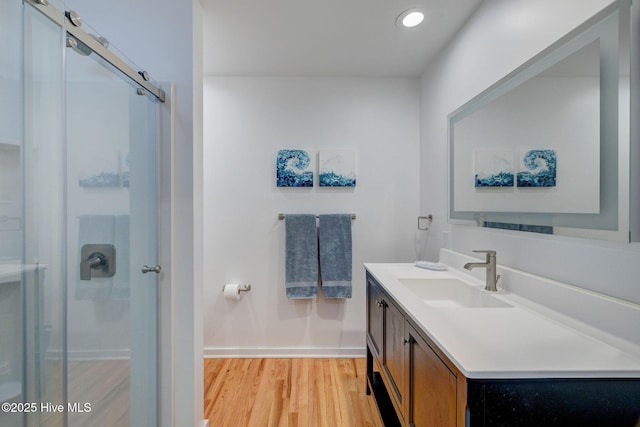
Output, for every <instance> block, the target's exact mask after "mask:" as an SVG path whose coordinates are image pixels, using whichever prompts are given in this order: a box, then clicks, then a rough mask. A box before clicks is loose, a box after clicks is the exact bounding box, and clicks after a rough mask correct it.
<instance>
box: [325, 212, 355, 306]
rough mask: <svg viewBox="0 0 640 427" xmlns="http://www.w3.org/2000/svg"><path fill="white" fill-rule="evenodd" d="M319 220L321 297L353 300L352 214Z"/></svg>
mask: <svg viewBox="0 0 640 427" xmlns="http://www.w3.org/2000/svg"><path fill="white" fill-rule="evenodd" d="M319 217H320V221H319V222H320V226H319V232H318V236H319V239H318V240H319V245H320V277H321V279H322V280H321V281H322V295H323V296H324V297H326V298H351V264H352V261H351V214H331V215H320V216H319Z"/></svg>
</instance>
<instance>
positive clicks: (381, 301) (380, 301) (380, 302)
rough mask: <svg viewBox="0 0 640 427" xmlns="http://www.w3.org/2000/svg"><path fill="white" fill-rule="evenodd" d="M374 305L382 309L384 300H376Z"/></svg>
mask: <svg viewBox="0 0 640 427" xmlns="http://www.w3.org/2000/svg"><path fill="white" fill-rule="evenodd" d="M376 305H377V306H378V307H380V308H382V307H384V300H383V299H379V300H376Z"/></svg>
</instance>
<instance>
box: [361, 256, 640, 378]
mask: <svg viewBox="0 0 640 427" xmlns="http://www.w3.org/2000/svg"><path fill="white" fill-rule="evenodd" d="M365 268H366V269H367V271H369V273H371V274H372V275H373V277H374V278H375V279H376V280H377V281H378V282H379V283H380V285H382V287H383V288H384V289H385V290H386V291H387V292H388V293H389V294H390V295H391V296H392V297H393V298H394V299H395V301H396V302H397V303H399V304H400V305H401V306H402V308H403V309H404V311H405V312H406V313H407V314H408V315H409V316H410V317H411V318H412V320H413V321H414V322H415V323H417V324H418V325H420V326H421V327H422V330H423V331H424V333H426V335H428V336H429V338H431V339H432V340H433V341H434V342H435V343H436V344H437V345H438V346H439V347H440V350H442V351H443V352H444V353H445V354H446V355H447V357H449V359H450V360H451V361H452V362H453V363H454V364H455V365H456V367H457V368H458V369H459V370H460V371H461V372H462V373H463V374H464V375H465V376H466V377H467V378H495V379H500V378H503V379H504V378H582V377H586V378H624V377H627V378H640V345H639V343H638V342H629V341H628V340H622V339H620V337H616V336H615V335H613V334H607V333H606V332H603V331H602V330H601V329H598V328H595V327H593V326H592V325H587V324H584V323H582V322H579V321H575V320H574V319H571V318H569V317H567V316H565V315H564V314H562V313H556V312H553V311H551V310H548V309H546V308H545V307H543V306H541V305H538V304H537V303H533V302H528V301H527V300H526V299H525V298H523V297H522V296H520V295H517V294H514V293H512V292H508V291H504V290H503V291H499V292H498V293H496V294H493V293H492V296H493V297H495V298H498V299H501V300H502V301H504V302H507V303H508V304H510V305H512V307H507V308H486V307H483V308H464V307H431V306H429V305H427V304H425V303H424V302H423V301H422V300H421V299H420V298H419V297H417V295H416V294H414V293H413V292H412V291H411V290H410V289H409V288H407V287H406V286H404V285H403V284H402V283H401V282H400V280H399V279H420V278H457V279H460V280H462V281H465V282H467V283H468V284H470V286H475V287H478V288H481V289H482V288H483V287H484V283H482V282H481V281H480V280H477V279H476V278H474V277H472V276H469V275H467V274H465V273H464V272H463V271H459V270H455V269H452V268H449V270H448V271H432V270H425V269H422V268H418V267H415V266H414V265H413V264H365ZM478 270H481V271H482V273H484V269H478ZM499 284H500V282H499ZM483 292H485V291H484V290H483ZM568 303H571V301H569V302H568ZM631 306H632V307H631V309H634V308H636V307H635V306H634V305H633V304H631ZM628 308H629V307H627V309H628ZM637 308H638V310H639V313H640V307H637ZM610 315H611V316H616V313H610ZM636 325H637V324H636Z"/></svg>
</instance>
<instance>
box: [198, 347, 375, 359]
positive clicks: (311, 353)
mask: <svg viewBox="0 0 640 427" xmlns="http://www.w3.org/2000/svg"><path fill="white" fill-rule="evenodd" d="M203 354H204V357H205V358H231V357H365V356H366V347H349V348H342V347H309V348H305V347H302V348H300V347H260V348H217V347H205V349H204V352H203Z"/></svg>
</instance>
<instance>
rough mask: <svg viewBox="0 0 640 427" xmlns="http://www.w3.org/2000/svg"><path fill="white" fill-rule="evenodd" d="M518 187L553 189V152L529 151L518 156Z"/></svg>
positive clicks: (554, 172) (554, 179)
mask: <svg viewBox="0 0 640 427" xmlns="http://www.w3.org/2000/svg"><path fill="white" fill-rule="evenodd" d="M519 159H520V160H519V161H520V164H519V165H518V166H519V167H518V175H517V184H518V187H555V186H556V166H557V158H556V152H555V150H529V151H526V152H524V153H523V154H522V155H521V156H519Z"/></svg>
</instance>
